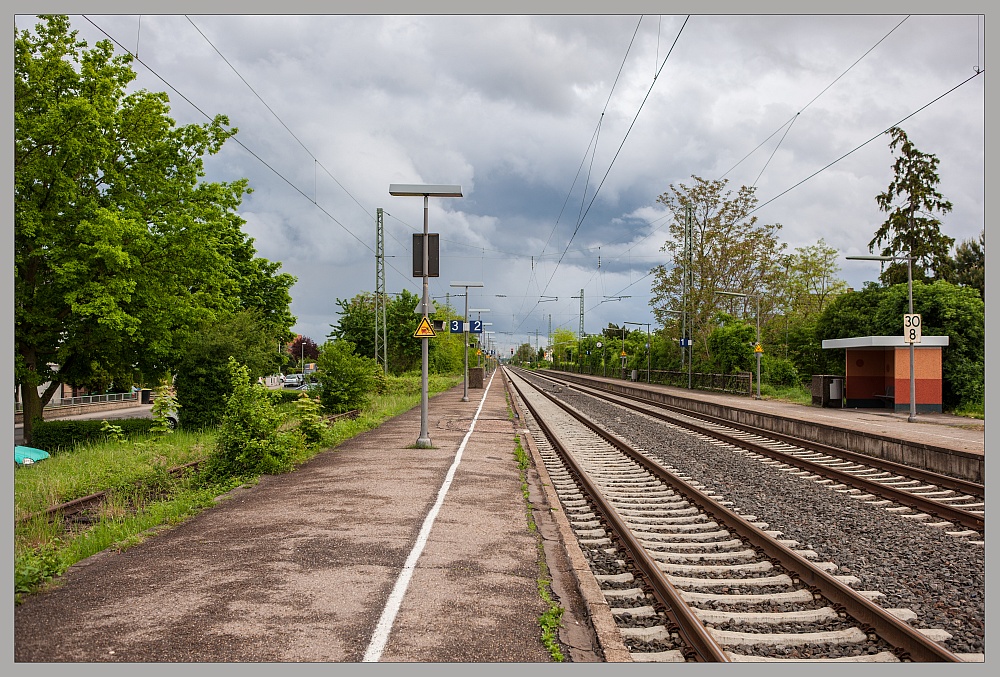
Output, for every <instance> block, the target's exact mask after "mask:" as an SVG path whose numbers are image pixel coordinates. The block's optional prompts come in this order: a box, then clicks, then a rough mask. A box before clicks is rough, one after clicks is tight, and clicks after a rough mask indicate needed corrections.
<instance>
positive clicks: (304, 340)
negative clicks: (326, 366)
mask: <svg viewBox="0 0 1000 677" xmlns="http://www.w3.org/2000/svg"><path fill="white" fill-rule="evenodd" d="M286 352H287V353H288V357H289V358H290V360H291V362H292V364H295V365H297V366H298V368H299V369H300V370H301V369H302V365H301V364H299V363H300V362H301V361H302V360H303V359H304V360H305V361H306V362H309V361H310V360H312V361H314V362H315V361H316V360H318V359H319V346H318V345H316V342H315V341H313V340H312V339H311V338H309V337H308V336H303V335H302V334H296V336H295V338H294V339H292V342H291V343H289V344H288V347H287V348H286Z"/></svg>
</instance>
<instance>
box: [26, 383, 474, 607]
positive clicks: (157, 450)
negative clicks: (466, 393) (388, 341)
mask: <svg viewBox="0 0 1000 677" xmlns="http://www.w3.org/2000/svg"><path fill="white" fill-rule="evenodd" d="M460 382H461V376H457V375H452V376H439V375H432V376H431V377H430V378H429V383H428V390H429V392H430V393H432V394H433V393H438V392H442V391H444V390H447V389H449V388H451V387H452V386H454V385H456V384H457V383H460ZM389 391H390V392H389V393H387V394H385V395H376V396H373V397H372V398H371V401H370V402H369V404H368V405H367V406H366V407H365V408H364V409H363V410H362V412H361V415H360V416H359V417H358V418H357V419H353V420H351V419H342V420H340V421H337V422H336V423H335V424H334V425H332V426H331V427H330V428H329V429H328V430H327V431H326V433H325V436H324V439H323V441H322V443H320V444H319V445H315V446H313V447H311V448H308V449H307V450H306V451H305V452H304V453H302V454H300V455H299V457H297V458H296V459H295V462H296V464H299V463H302V462H304V461H306V460H308V459H309V458H312V457H313V456H315V455H316V454H318V453H320V452H321V451H323V450H325V449H328V448H331V447H335V446H337V445H338V444H340V443H341V442H343V441H345V440H347V439H350V438H352V437H355V436H356V435H359V434H360V433H362V432H365V431H368V430H371V429H372V428H375V427H378V425H380V424H381V423H382V422H383V421H385V420H387V419H389V418H392V417H393V416H396V415H398V414H401V413H403V412H404V411H407V410H409V409H411V408H412V407H414V406H415V405H417V404H419V402H420V377H419V375H417V376H413V375H410V376H404V377H394V378H390V384H389ZM293 409H294V404H289V405H282V406H279V407H278V410H279V411H285V412H286V413H290V412H291V411H292V410H293ZM214 444H215V432H214V431H204V432H186V431H177V432H174V433H171V434H169V435H166V436H163V437H150V438H147V439H140V440H133V441H125V442H110V441H109V442H101V443H96V444H88V445H80V446H78V447H76V448H74V449H72V450H69V451H62V452H58V453H56V454H53V455H52V457H51V458H49V459H46V460H45V461H44V462H42V463H38V464H37V465H34V466H30V467H27V468H19V469H17V470H15V472H14V518H15V525H14V574H15V575H14V579H15V580H14V587H15V597H14V599H15V603H16V604H19V603H20V602H21V600H22V599H23V596H24V595H26V594H30V593H32V592H35V591H37V590H38V589H39V588H40V587H41V586H43V585H44V584H45V583H46V582H47V581H50V580H52V579H53V578H57V577H58V576H59V575H61V574H62V573H63V572H64V571H65V570H66V569H68V568H69V567H70V566H72V565H73V564H74V563H76V562H79V561H80V560H83V559H86V558H87V557H90V556H91V555H94V554H96V553H98V552H101V551H103V550H107V549H109V548H114V549H118V550H124V549H126V548H128V547H131V546H132V545H135V544H136V543H139V542H141V541H143V540H144V539H146V538H148V537H149V536H150V535H152V534H153V533H155V531H156V530H157V529H159V528H164V527H169V526H172V525H175V524H178V523H180V522H183V521H184V520H185V519H188V518H190V517H191V516H193V515H195V514H197V513H198V512H200V511H201V510H204V509H205V508H207V507H210V506H211V505H213V504H214V502H215V499H216V498H217V497H218V496H220V495H221V494H224V493H226V492H228V491H230V490H231V489H233V488H235V487H236V486H238V485H239V484H246V483H251V484H252V483H253V482H255V481H256V478H251V479H249V480H248V479H246V478H243V479H242V480H235V479H229V480H223V481H221V482H220V481H214V482H212V483H208V482H205V481H204V478H203V477H201V475H200V474H199V473H196V472H194V473H192V472H189V473H186V474H184V475H183V476H180V477H173V476H171V475H170V474H169V473H168V472H167V470H168V469H169V468H172V467H175V466H179V465H183V464H186V463H189V462H192V461H202V460H205V459H206V458H208V456H209V454H210V452H211V451H212V449H213V447H214ZM100 491H108V492H109V499H108V500H106V501H105V502H104V503H103V505H102V506H101V507H100V508H99V510H98V513H97V515H96V522H95V523H94V524H92V525H91V526H89V527H86V528H75V529H70V530H67V529H64V528H63V524H62V523H61V521H60V520H55V521H54V522H49V521H48V520H47V519H46V518H45V517H36V518H34V519H30V520H27V519H26V520H24V521H20V522H18V521H17V520H21V519H22V518H27V517H29V516H30V515H33V514H35V513H39V512H41V511H43V510H45V509H47V508H49V507H51V506H54V505H59V504H61V503H65V502H67V501H71V500H73V499H76V498H81V497H83V496H88V495H90V494H94V493H97V492H100Z"/></svg>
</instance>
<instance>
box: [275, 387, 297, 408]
mask: <svg viewBox="0 0 1000 677" xmlns="http://www.w3.org/2000/svg"><path fill="white" fill-rule="evenodd" d="M301 394H302V391H301V390H291V389H289V390H268V391H267V396H268V397H269V398H271V404H273V405H275V406H277V405H279V404H290V403H292V402H298V401H299V395H301Z"/></svg>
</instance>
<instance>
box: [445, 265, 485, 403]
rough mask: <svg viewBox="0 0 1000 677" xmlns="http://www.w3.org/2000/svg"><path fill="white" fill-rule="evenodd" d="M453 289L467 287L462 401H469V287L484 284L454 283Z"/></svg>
mask: <svg viewBox="0 0 1000 677" xmlns="http://www.w3.org/2000/svg"><path fill="white" fill-rule="evenodd" d="M449 286H451V287H465V315H463V316H462V338H463V340H464V341H465V360H464V365H465V367H464V369H465V381H464V382H463V383H462V401H463V402H468V401H469V287H482V286H483V283H482V282H452V283H451V284H450V285H449Z"/></svg>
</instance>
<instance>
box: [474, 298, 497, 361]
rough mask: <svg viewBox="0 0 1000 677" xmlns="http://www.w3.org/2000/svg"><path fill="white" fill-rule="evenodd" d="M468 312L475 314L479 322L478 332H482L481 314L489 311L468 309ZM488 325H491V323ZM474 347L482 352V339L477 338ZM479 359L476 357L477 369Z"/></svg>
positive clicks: (486, 309)
mask: <svg viewBox="0 0 1000 677" xmlns="http://www.w3.org/2000/svg"><path fill="white" fill-rule="evenodd" d="M469 312H470V313H477V315H476V319H477V320H479V328H480V330H482V328H483V326H484V325H483V313H488V312H490V309H489V308H469ZM490 324H491V325H492V322H491V323H490ZM476 346H477V347H478V348H479V350H480V351H481V350H482V348H483V341H482V338H477V339H476ZM480 357H481V356H476V366H477V367H479V366H481V365H480V359H479V358H480Z"/></svg>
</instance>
